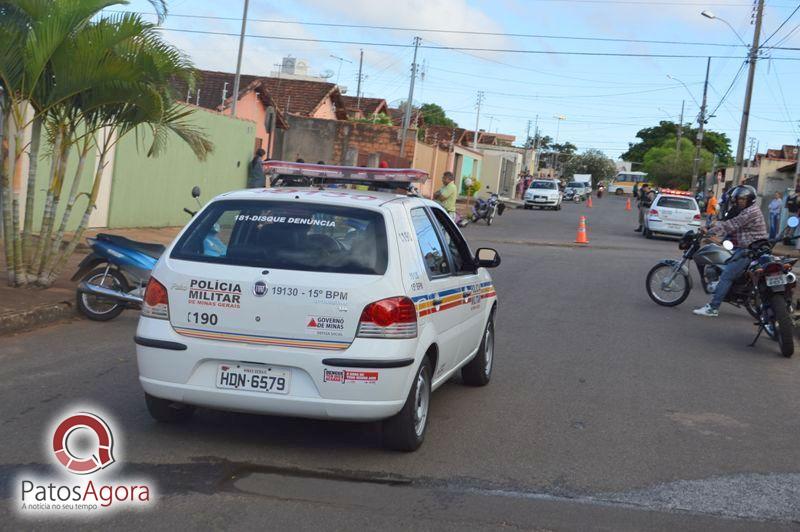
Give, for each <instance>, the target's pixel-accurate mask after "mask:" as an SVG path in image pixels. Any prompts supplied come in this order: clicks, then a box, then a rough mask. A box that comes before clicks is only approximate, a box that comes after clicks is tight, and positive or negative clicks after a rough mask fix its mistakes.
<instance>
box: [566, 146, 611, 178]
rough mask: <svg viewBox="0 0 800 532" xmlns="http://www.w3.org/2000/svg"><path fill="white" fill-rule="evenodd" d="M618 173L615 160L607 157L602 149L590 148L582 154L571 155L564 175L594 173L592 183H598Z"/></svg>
mask: <svg viewBox="0 0 800 532" xmlns="http://www.w3.org/2000/svg"><path fill="white" fill-rule="evenodd" d="M616 173H617V167H616V165H615V164H614V161H612V160H611V159H609V158H608V157H606V155H605V154H604V153H603V152H601V151H600V150H595V149H589V150H586V151H584V152H583V153H581V154H578V155H575V156H573V157H570V158H569V159H568V160H567V161H566V162H565V163H564V175H565V176H572V175H574V174H592V183H593V184H594V185H596V184H597V182H598V181H600V180H603V179H610V178H612V177H614V175H615V174H616Z"/></svg>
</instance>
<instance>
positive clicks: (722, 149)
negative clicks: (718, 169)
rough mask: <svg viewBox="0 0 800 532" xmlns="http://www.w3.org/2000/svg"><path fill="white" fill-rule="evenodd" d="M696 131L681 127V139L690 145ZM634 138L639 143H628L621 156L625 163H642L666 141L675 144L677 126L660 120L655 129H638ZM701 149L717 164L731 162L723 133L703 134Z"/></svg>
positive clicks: (728, 141)
mask: <svg viewBox="0 0 800 532" xmlns="http://www.w3.org/2000/svg"><path fill="white" fill-rule="evenodd" d="M697 133H698V129H697V128H693V127H692V126H691V125H690V124H686V125H684V126H683V132H682V139H687V140H689V142H690V143H691V144H694V143H695V142H696V141H697ZM636 137H637V138H639V139H641V141H640V142H637V143H635V144H634V143H630V144H629V145H628V146H629V147H628V151H626V152H625V153H623V154H622V157H621V158H622V159H623V160H625V161H633V162H639V163H641V162H644V155H645V153H647V151H648V150H649V149H651V148H654V147H660V146H662V145H663V144H664V143H665V142H667V141H668V140H671V141H672V143H673V144H675V142H676V140H677V137H678V124H676V123H675V122H671V121H669V120H662V121H661V122H659V124H658V125H657V126H655V127H648V128H644V129H640V130H639V131H638V132H637V133H636ZM703 148H704V149H705V150H707V151H709V152H710V153H712V154H716V155H717V157H718V163H719V164H723V165H724V164H728V163H730V162H731V160H732V154H731V140H730V139H729V138H728V136H727V135H726V134H725V133H719V132H716V131H708V130H706V131H704V132H703Z"/></svg>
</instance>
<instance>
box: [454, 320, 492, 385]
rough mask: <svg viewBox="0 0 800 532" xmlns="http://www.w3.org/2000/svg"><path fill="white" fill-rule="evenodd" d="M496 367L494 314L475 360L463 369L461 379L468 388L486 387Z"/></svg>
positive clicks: (484, 333) (484, 332) (487, 325)
mask: <svg viewBox="0 0 800 532" xmlns="http://www.w3.org/2000/svg"><path fill="white" fill-rule="evenodd" d="M493 367H494V314H492V315H491V316H490V317H489V321H488V323H487V324H486V329H485V330H484V331H483V339H482V340H481V345H480V347H479V348H478V353H477V354H476V355H475V358H473V359H472V360H470V361H469V363H468V364H467V365H466V366H464V367H463V368H461V378H462V380H463V381H464V384H466V385H467V386H486V385H487V384H489V381H490V380H492V368H493Z"/></svg>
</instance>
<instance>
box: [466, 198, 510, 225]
mask: <svg viewBox="0 0 800 532" xmlns="http://www.w3.org/2000/svg"><path fill="white" fill-rule="evenodd" d="M505 209H506V206H505V204H504V203H503V202H502V201H500V196H498V195H497V194H495V193H492V194H491V195H490V196H489V199H486V200H483V199H479V200H476V201H475V205H473V206H472V223H475V222H477V221H479V220H486V224H487V225H492V221H494V216H495V214H497V215H499V216H502V215H503V211H504V210H505Z"/></svg>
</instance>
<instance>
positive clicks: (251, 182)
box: [247, 148, 267, 188]
mask: <svg viewBox="0 0 800 532" xmlns="http://www.w3.org/2000/svg"><path fill="white" fill-rule="evenodd" d="M266 153H267V152H265V151H264V150H263V149H261V148H259V149H257V150H256V154H255V156H254V157H253V160H252V161H250V164H249V165H248V167H247V188H263V187H264V186H266V184H267V178H266V176H265V175H264V155H266Z"/></svg>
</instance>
